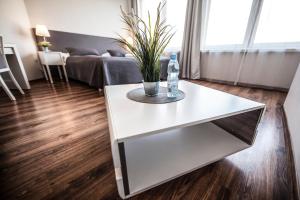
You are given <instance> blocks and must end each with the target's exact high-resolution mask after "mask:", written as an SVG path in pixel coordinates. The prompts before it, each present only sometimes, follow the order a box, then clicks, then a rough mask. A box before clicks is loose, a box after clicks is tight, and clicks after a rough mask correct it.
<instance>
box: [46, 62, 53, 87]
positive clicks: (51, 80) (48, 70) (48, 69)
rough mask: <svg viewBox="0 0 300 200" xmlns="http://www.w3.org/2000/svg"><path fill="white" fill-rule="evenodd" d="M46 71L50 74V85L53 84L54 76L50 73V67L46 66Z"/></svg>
mask: <svg viewBox="0 0 300 200" xmlns="http://www.w3.org/2000/svg"><path fill="white" fill-rule="evenodd" d="M46 69H47V72H48V75H49V80H50V83H51V84H53V79H52V75H51V71H50V68H49V65H46Z"/></svg>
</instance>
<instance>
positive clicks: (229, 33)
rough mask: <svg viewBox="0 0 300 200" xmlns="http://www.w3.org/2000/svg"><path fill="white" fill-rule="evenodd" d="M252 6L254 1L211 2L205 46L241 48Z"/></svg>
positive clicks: (230, 0)
mask: <svg viewBox="0 0 300 200" xmlns="http://www.w3.org/2000/svg"><path fill="white" fill-rule="evenodd" d="M251 5H252V0H226V1H224V0H211V2H210V10H209V14H208V25H207V33H206V40H205V46H211V47H212V46H221V45H231V46H233V45H238V46H241V45H242V44H243V42H244V37H245V33H246V29H247V24H248V19H249V15H250V11H251ZM237 8H238V9H237Z"/></svg>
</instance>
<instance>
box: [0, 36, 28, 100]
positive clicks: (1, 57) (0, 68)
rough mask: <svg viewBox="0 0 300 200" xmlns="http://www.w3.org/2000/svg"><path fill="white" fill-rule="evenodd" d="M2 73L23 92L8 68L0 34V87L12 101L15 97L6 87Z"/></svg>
mask: <svg viewBox="0 0 300 200" xmlns="http://www.w3.org/2000/svg"><path fill="white" fill-rule="evenodd" d="M2 73H8V74H9V76H10V78H11V80H12V81H13V83H14V84H15V86H16V87H17V88H18V90H19V91H20V93H21V94H24V91H23V90H22V88H21V87H20V85H19V83H18V82H17V80H16V79H15V77H14V75H13V74H12V72H11V70H10V68H9V65H8V63H7V60H6V57H5V54H4V46H3V37H2V36H1V35H0V85H1V86H2V88H3V89H4V91H5V92H6V94H7V95H8V96H9V98H10V99H11V100H12V101H15V100H16V98H15V97H14V95H13V94H12V93H11V91H10V90H9V88H8V87H7V85H6V83H5V82H4V80H3V78H2V76H1V74H2Z"/></svg>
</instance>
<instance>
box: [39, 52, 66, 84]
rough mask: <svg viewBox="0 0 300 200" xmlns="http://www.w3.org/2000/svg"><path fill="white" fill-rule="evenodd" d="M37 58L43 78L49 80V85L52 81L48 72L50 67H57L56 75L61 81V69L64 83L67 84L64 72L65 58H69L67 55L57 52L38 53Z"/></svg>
mask: <svg viewBox="0 0 300 200" xmlns="http://www.w3.org/2000/svg"><path fill="white" fill-rule="evenodd" d="M38 56H39V59H40V62H41V65H42V69H43V72H44V76H45V78H46V80H48V78H49V80H50V83H51V84H53V79H52V75H51V71H50V67H53V66H55V67H58V73H59V77H60V79H62V78H63V77H62V73H61V68H62V70H63V73H64V76H65V79H66V82H69V80H68V75H67V72H66V67H65V66H66V58H67V57H68V56H69V54H67V53H62V52H57V51H49V52H45V51H39V52H38Z"/></svg>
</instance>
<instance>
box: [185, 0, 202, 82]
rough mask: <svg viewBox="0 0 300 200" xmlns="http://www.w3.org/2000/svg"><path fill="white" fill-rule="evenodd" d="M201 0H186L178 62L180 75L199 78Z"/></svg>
mask: <svg viewBox="0 0 300 200" xmlns="http://www.w3.org/2000/svg"><path fill="white" fill-rule="evenodd" d="M202 3H203V0H188V2H187V8H186V16H185V25H184V34H183V41H182V47H181V52H180V59H179V63H180V66H181V77H182V78H189V79H199V78H200V39H201V21H202Z"/></svg>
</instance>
